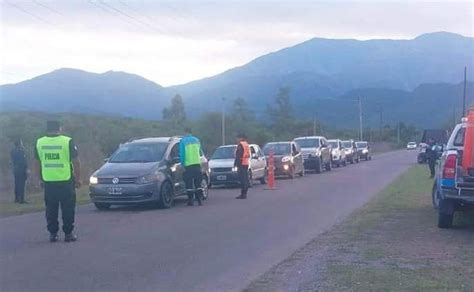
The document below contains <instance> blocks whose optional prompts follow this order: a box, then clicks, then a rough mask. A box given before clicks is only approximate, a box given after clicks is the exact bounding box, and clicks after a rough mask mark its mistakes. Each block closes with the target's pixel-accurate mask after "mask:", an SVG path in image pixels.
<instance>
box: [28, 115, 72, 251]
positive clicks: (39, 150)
mask: <svg viewBox="0 0 474 292" xmlns="http://www.w3.org/2000/svg"><path fill="white" fill-rule="evenodd" d="M46 131H47V134H46V136H44V137H42V138H40V139H38V141H37V142H36V158H37V160H38V162H39V163H38V166H39V167H38V173H40V177H41V181H42V185H43V187H44V201H45V205H46V221H47V223H48V225H47V228H48V231H49V233H50V238H49V239H50V241H51V242H56V241H58V231H59V222H58V212H59V207H61V214H62V219H63V231H64V233H65V237H64V241H66V242H71V241H76V240H77V236H76V235H75V234H74V233H73V230H74V216H75V208H76V191H75V188H76V187H79V186H80V181H81V178H80V167H81V166H80V161H79V158H78V153H77V147H76V146H75V145H74V143H73V141H72V139H71V138H70V137H67V136H64V135H62V134H61V126H60V124H59V122H58V121H48V122H47V123H46Z"/></svg>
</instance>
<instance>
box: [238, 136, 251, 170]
mask: <svg viewBox="0 0 474 292" xmlns="http://www.w3.org/2000/svg"><path fill="white" fill-rule="evenodd" d="M240 145H242V148H243V149H244V153H243V154H242V157H241V160H240V161H241V164H242V165H249V161H250V146H249V143H247V142H246V141H240Z"/></svg>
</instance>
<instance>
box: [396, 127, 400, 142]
mask: <svg viewBox="0 0 474 292" xmlns="http://www.w3.org/2000/svg"><path fill="white" fill-rule="evenodd" d="M397 145H400V122H398V126H397Z"/></svg>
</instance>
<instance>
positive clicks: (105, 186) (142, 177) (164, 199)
mask: <svg viewBox="0 0 474 292" xmlns="http://www.w3.org/2000/svg"><path fill="white" fill-rule="evenodd" d="M180 140H181V137H159V138H139V139H131V140H130V141H128V142H127V143H124V144H121V145H120V146H119V148H118V149H117V150H116V151H115V152H114V153H113V154H112V155H111V156H110V157H109V158H108V159H106V161H105V163H104V165H102V166H101V167H100V168H99V169H98V170H97V171H95V172H94V173H93V174H92V176H91V177H90V181H89V190H90V197H91V200H92V202H93V203H94V204H95V206H96V207H97V209H99V210H107V209H109V208H110V207H111V206H112V205H126V204H137V203H153V204H156V205H157V207H159V208H163V209H166V208H170V207H171V206H172V205H173V201H174V199H175V198H176V197H179V196H185V195H186V187H185V184H184V179H183V172H184V169H183V167H182V166H181V163H180V159H179V142H180ZM249 146H250V152H251V157H250V165H249V180H250V182H251V185H253V183H254V182H256V181H259V182H260V183H261V184H265V183H266V182H267V176H268V160H269V157H270V153H272V155H273V159H274V161H273V165H274V172H275V175H276V176H277V177H288V178H290V179H293V178H295V177H296V176H304V175H305V172H306V171H313V172H316V173H321V172H323V171H331V170H332V168H333V167H342V166H346V165H347V164H348V163H351V164H353V163H359V162H360V161H361V160H362V159H363V160H371V158H372V155H371V149H370V145H369V143H368V142H366V141H359V142H355V141H354V140H345V141H342V140H339V139H333V140H327V139H326V138H325V137H322V136H309V137H298V138H295V139H294V140H292V141H281V142H269V143H267V144H265V145H264V146H263V148H260V146H259V145H257V144H250V145H249ZM236 148H237V145H224V146H219V147H217V148H216V149H215V151H214V153H213V154H212V155H211V158H210V159H209V160H208V159H207V158H206V156H205V155H204V153H201V168H202V173H203V179H202V182H201V186H199V187H201V188H202V189H203V199H207V198H208V195H209V188H211V187H212V186H218V185H237V184H238V183H239V180H238V175H237V169H236V168H235V167H234V159H235V151H236Z"/></svg>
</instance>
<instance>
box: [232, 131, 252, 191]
mask: <svg viewBox="0 0 474 292" xmlns="http://www.w3.org/2000/svg"><path fill="white" fill-rule="evenodd" d="M237 143H238V144H237V150H236V151H235V161H234V166H235V167H237V173H238V174H239V181H240V196H238V197H236V199H247V191H248V189H249V163H250V146H249V144H248V142H247V136H246V135H245V134H239V135H237Z"/></svg>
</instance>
